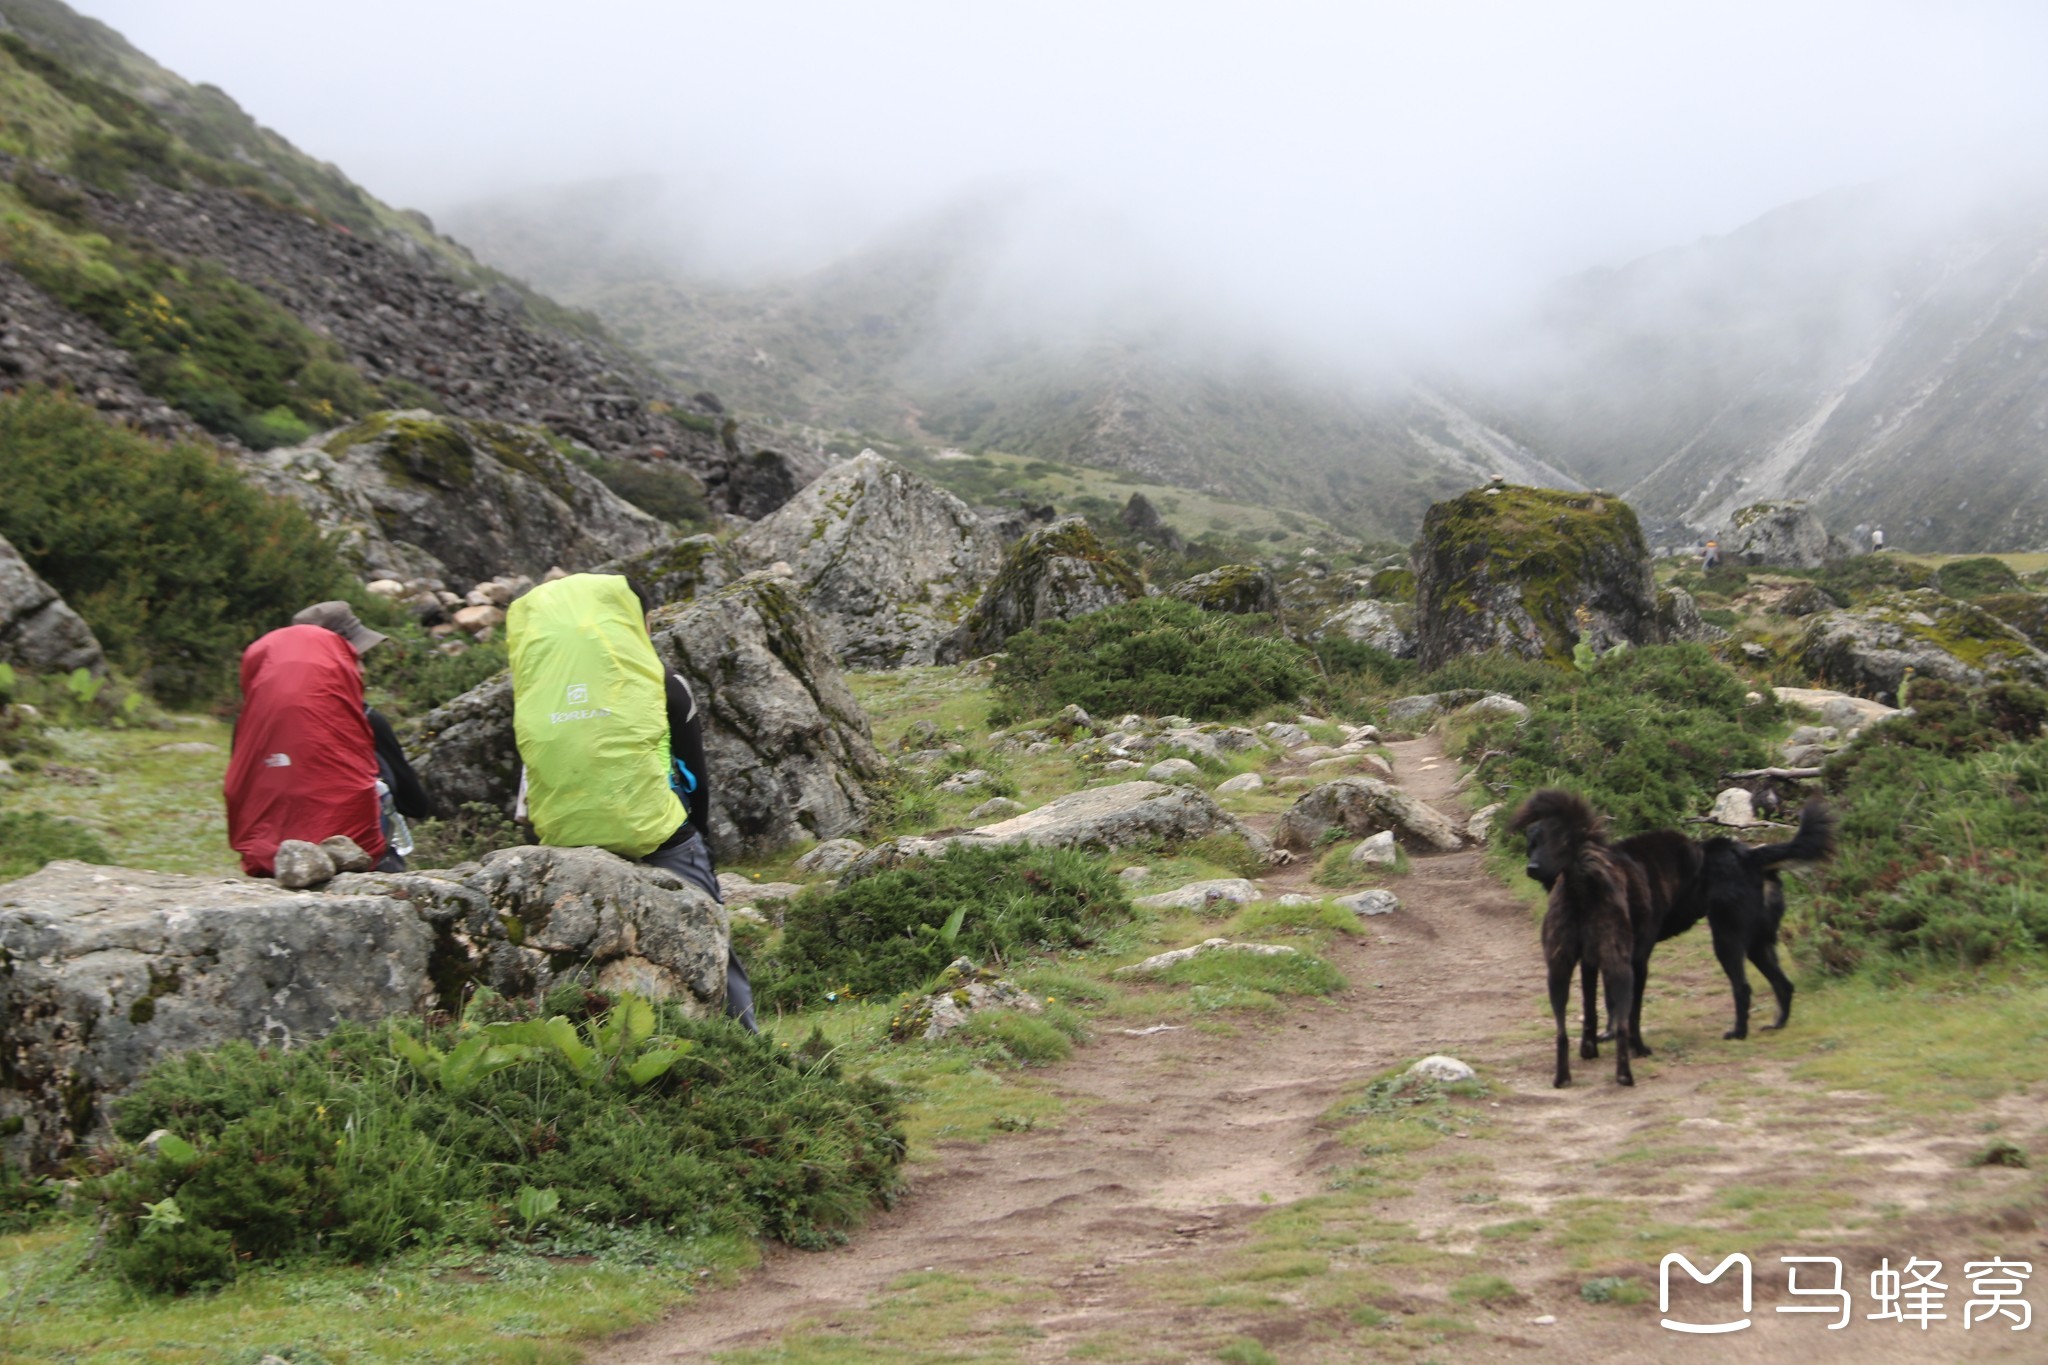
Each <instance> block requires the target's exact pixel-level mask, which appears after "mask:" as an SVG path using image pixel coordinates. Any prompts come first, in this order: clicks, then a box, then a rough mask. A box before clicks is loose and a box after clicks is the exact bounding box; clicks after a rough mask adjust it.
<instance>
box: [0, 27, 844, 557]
mask: <svg viewBox="0 0 2048 1365" xmlns="http://www.w3.org/2000/svg"><path fill="white" fill-rule="evenodd" d="M0 105H4V107H5V108H6V109H7V110H8V112H9V117H7V118H6V119H4V120H0V213H4V216H5V221H6V230H5V232H4V233H0V392H5V391H7V390H10V389H15V388H19V387H21V386H24V385H29V384H42V385H50V386H63V387H66V388H69V389H71V390H72V391H74V392H76V393H78V394H80V395H81V396H84V397H85V398H87V399H88V400H89V401H90V402H91V403H92V404H93V405H94V406H95V407H96V408H98V409H99V410H100V411H101V412H103V413H104V414H106V415H107V417H108V418H109V419H111V420H118V421H123V422H128V423H131V424H133V425H135V426H137V427H139V428H141V429H142V430H144V431H146V432H149V433H151V434H155V435H161V436H179V437H194V436H203V437H205V438H208V439H211V440H213V441H216V442H219V443H220V444H222V445H223V446H226V447H227V448H229V449H231V450H232V449H250V450H262V449H267V448H270V447H275V446H284V445H290V444H293V443H294V442H296V441H300V440H303V439H306V438H308V437H310V436H312V435H313V434H315V433H317V432H320V431H325V430H331V429H332V428H334V427H336V426H340V425H345V424H347V423H348V422H349V421H352V420H356V419H360V418H363V417H365V416H368V415H369V414H370V413H372V412H375V411H377V410H379V409H393V408H399V409H403V408H428V409H431V410H433V411H436V412H439V413H444V414H446V415H448V416H452V417H458V418H463V419H468V420H494V421H507V422H517V423H522V424H526V425H531V426H536V427H544V428H545V429H546V430H547V431H549V432H550V433H552V434H553V435H554V436H556V437H559V438H562V439H564V440H567V441H573V442H575V443H577V444H578V445H579V446H580V447H582V448H583V449H584V450H585V451H586V452H587V454H588V456H589V457H590V458H591V459H593V460H594V461H596V462H598V463H599V464H600V465H601V466H614V465H624V464H632V465H646V464H653V465H657V466H666V465H673V466H674V467H676V468H677V469H679V470H682V471H686V472H687V475H688V476H689V477H690V478H692V479H694V480H696V481H697V483H698V484H699V486H700V488H701V492H702V495H703V496H706V497H708V498H709V499H710V501H711V502H712V504H713V505H714V506H718V507H734V508H740V507H744V508H747V509H749V514H750V515H756V516H758V515H760V514H761V510H762V509H761V508H760V506H759V504H760V503H761V502H762V501H763V489H762V488H761V487H760V486H758V485H762V484H764V483H765V485H766V490H767V496H768V498H769V500H770V501H775V500H779V498H780V497H787V496H788V494H789V493H790V492H793V491H794V486H795V484H796V483H801V482H802V481H803V480H802V479H801V478H799V479H796V480H794V481H792V480H791V478H790V476H789V475H788V474H787V473H786V472H784V471H782V470H781V469H780V468H778V467H777V460H776V459H775V458H774V457H772V456H771V457H770V458H768V459H767V460H765V461H764V460H762V459H760V458H759V456H758V452H757V451H756V450H755V449H754V443H753V442H752V441H750V440H749V439H748V437H749V435H751V433H749V432H743V430H742V428H741V427H740V425H739V424H738V423H737V422H735V421H733V420H731V419H730V417H729V415H728V414H727V413H726V412H725V411H724V408H723V405H722V404H721V403H720V402H719V401H718V400H717V398H716V397H715V396H713V395H710V394H708V393H698V394H696V395H695V396H694V397H691V396H685V395H682V394H678V393H675V392H673V391H672V390H671V389H670V388H669V387H667V386H666V385H665V384H664V383H663V382H662V381H661V380H660V379H659V378H658V377H657V376H656V375H655V374H654V372H653V371H652V370H651V369H650V368H649V367H648V366H647V365H646V364H645V363H644V362H643V361H641V360H639V359H638V358H637V357H635V356H633V355H632V354H630V353H629V352H627V351H626V350H625V349H624V348H622V347H621V346H619V345H617V344H616V343H615V342H614V341H612V340H611V339H610V338H609V337H608V336H607V335H606V334H605V333H604V331H603V330H602V328H601V327H600V326H599V325H598V324H597V322H596V320H595V319H593V318H591V317H589V316H587V315H581V314H576V313H573V312H570V311H569V310H566V309H563V308H562V307H560V306H559V305H556V304H554V303H553V302H551V301H550V300H548V299H546V298H544V297H542V296H541V295H538V294H536V293H534V292H533V291H532V290H530V289H528V288H526V287H525V286H523V285H520V284H518V283H516V282H515V281H513V280H511V279H509V278H507V277H506V276H503V275H501V274H499V273H498V272H496V271H493V270H491V269H489V268H487V267H485V266H483V265H481V264H479V263H478V262H477V261H476V260H474V259H473V258H472V257H471V256H470V255H469V253H468V252H467V251H466V250H465V249H464V248H462V247H461V246H460V245H459V244H457V243H455V242H454V241H452V240H450V239H448V238H446V237H443V236H441V235H439V234H438V233H436V232H435V231H434V229H433V226H432V224H431V223H429V222H428V221H427V220H426V219H425V218H424V217H423V216H421V215H419V214H417V213H410V212H400V211H398V210H394V209H392V208H390V207H388V206H386V205H383V204H380V203H378V202H377V201H376V200H374V199H373V198H371V197H370V196H369V195H367V194H366V193H364V192H363V191H362V190H361V189H360V188H359V187H357V186H356V185H354V184H353V183H351V182H350V181H349V180H348V179H347V178H346V177H345V176H344V175H343V174H342V173H341V172H340V171H339V170H337V169H336V168H335V167H333V166H330V165H325V164H322V163H319V162H316V161H314V160H312V159H311V158H309V157H306V156H305V155H304V154H302V153H300V152H298V151H297V150H295V149H294V148H292V147H291V146H290V145H289V144H288V143H286V142H284V141H283V140H282V139H281V138H279V137H278V136H277V135H276V134H274V133H271V132H269V131H267V130H265V129H263V128H261V127H259V126H258V125H257V124H256V123H255V122H254V121H253V120H251V119H250V118H249V117H248V116H247V115H246V114H244V113H243V112H242V111H241V110H240V109H239V108H237V107H236V106H235V104H234V102H233V101H232V100H231V99H230V98H229V97H228V96H227V95H225V94H224V93H223V92H221V91H219V90H217V89H214V88H212V87H207V86H193V85H190V84H189V83H187V82H185V81H183V80H181V79H180V78H179V77H177V76H176V75H174V74H173V73H171V72H168V71H165V70H163V69H162V68H161V67H158V66H157V65H156V64H155V63H154V62H151V61H150V60H149V59H148V58H147V57H146V56H144V55H143V54H142V53H140V52H138V51H136V50H135V49H134V48H133V47H131V46H130V45H128V44H127V43H126V42H125V41H124V40H122V39H121V38H120V36H119V35H118V34H116V33H114V32H113V31H112V30H110V29H108V28H106V27H105V26H104V25H101V24H99V23H97V22H95V21H93V20H90V19H87V18H84V17H83V16H80V15H78V14H75V13H73V12H72V11H70V10H68V9H67V8H65V6H63V5H62V4H61V3H57V0H8V3H6V4H4V5H0ZM627 477H630V476H627Z"/></svg>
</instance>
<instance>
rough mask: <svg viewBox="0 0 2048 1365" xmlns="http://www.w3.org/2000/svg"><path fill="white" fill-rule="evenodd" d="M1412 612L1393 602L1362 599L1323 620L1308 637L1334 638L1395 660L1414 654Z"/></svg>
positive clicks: (1413, 616) (1318, 638) (1413, 620)
mask: <svg viewBox="0 0 2048 1365" xmlns="http://www.w3.org/2000/svg"><path fill="white" fill-rule="evenodd" d="M1414 623H1415V609H1414V608H1413V607H1409V606H1405V605H1402V604H1400V603H1396V602H1379V601H1375V600H1373V599H1372V598H1365V599H1364V600H1362V601H1358V602H1349V603H1346V604H1345V605H1344V606H1341V607H1339V608H1337V610H1335V611H1333V612H1331V613H1330V614H1329V615H1328V616H1326V617H1324V618H1323V623H1322V624H1321V625H1319V626H1317V627H1316V628H1315V631H1314V632H1313V634H1312V635H1311V637H1310V638H1312V639H1317V640H1320V639H1322V638H1324V637H1325V636H1330V635H1336V636H1341V637H1343V638H1344V639H1346V640H1356V641H1357V642H1358V643H1360V644H1362V645H1371V646H1372V647H1373V648H1374V649H1377V650H1380V651H1382V652H1383V653H1387V654H1391V655H1393V656H1394V657H1395V658H1397V659H1406V658H1411V657H1413V655H1414V653H1415V635H1414V632H1413V626H1414Z"/></svg>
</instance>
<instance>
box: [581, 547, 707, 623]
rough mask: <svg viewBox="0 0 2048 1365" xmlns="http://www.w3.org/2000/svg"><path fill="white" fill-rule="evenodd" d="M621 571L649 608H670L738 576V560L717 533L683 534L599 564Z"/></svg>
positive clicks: (603, 569) (601, 570) (607, 570)
mask: <svg viewBox="0 0 2048 1365" xmlns="http://www.w3.org/2000/svg"><path fill="white" fill-rule="evenodd" d="M597 572H598V573H615V574H624V575H625V576H626V577H627V578H630V579H632V580H633V581H634V582H635V583H638V584H639V585H640V586H641V588H643V589H644V590H645V591H646V593H647V604H648V606H649V607H672V606H675V605H677V604H679V603H682V602H688V601H691V600H693V599H694V598H696V596H697V595H698V594H699V593H706V592H714V591H716V590H717V589H719V588H722V587H724V586H725V585H726V584H728V583H730V582H732V581H733V580H734V579H736V578H738V577H739V576H740V566H739V561H738V560H737V559H735V558H734V557H733V553H732V551H731V550H729V549H728V548H726V546H725V545H724V544H723V543H722V542H720V541H719V539H718V537H716V536H682V537H679V538H677V539H675V540H671V541H670V542H668V543H667V544H666V545H658V546H656V547H655V548H654V549H652V550H643V551H642V552H641V553H639V554H637V555H626V556H624V557H623V558H620V559H614V560H612V561H611V562H610V563H608V564H603V565H600V566H599V567H598V569H597Z"/></svg>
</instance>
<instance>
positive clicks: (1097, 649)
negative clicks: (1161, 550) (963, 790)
mask: <svg viewBox="0 0 2048 1365" xmlns="http://www.w3.org/2000/svg"><path fill="white" fill-rule="evenodd" d="M1004 650H1005V652H1004V654H1003V657H1002V660H1001V662H999V663H998V664H997V665H996V671H995V678H994V693H995V698H996V700H995V704H994V706H993V707H992V708H991V713H990V719H991V721H992V723H994V724H997V725H1002V724H1007V723H1009V722H1010V721H1013V720H1016V719H1018V718H1020V717H1023V716H1037V715H1051V714H1052V713H1053V712H1055V711H1058V710H1059V709H1060V708H1061V707H1063V706H1066V705H1068V704H1069V703H1073V704H1078V705H1079V706H1080V707H1081V708H1082V709H1083V710H1086V711H1089V712H1092V713H1096V714H1102V715H1120V714H1122V713H1124V712H1127V711H1135V712H1138V713H1139V714H1141V715H1148V716H1168V715H1181V716H1190V717H1192V718H1194V719H1196V720H1222V719H1235V718H1239V717H1244V716H1249V715H1253V714H1256V713H1257V712H1258V711H1260V710H1262V709H1264V708H1265V707H1267V706H1271V705H1273V704H1275V703H1280V702H1292V701H1294V700H1295V699H1296V698H1297V697H1299V696H1300V695H1301V694H1302V693H1303V692H1304V691H1306V690H1307V689H1308V688H1309V686H1310V685H1311V683H1312V682H1313V681H1314V678H1315V673H1314V671H1313V665H1312V662H1311V658H1310V655H1309V653H1308V651H1307V650H1305V649H1303V648H1302V647H1301V646H1299V645H1296V644H1293V643H1291V642H1289V641H1287V640H1284V639H1280V638H1278V637H1276V636H1273V635H1270V634H1260V633H1258V631H1257V630H1255V629H1254V628H1253V626H1252V625H1251V624H1250V623H1248V622H1247V620H1246V619H1245V618H1242V617H1237V616H1231V615H1227V614H1223V613H1212V612H1205V611H1203V610H1202V609H1201V608H1199V607H1196V606H1193V605H1191V604H1189V603H1186V602H1180V601H1176V600H1174V599H1172V598H1165V597H1153V598H1144V599H1141V600H1139V601H1135V602H1127V603H1123V604H1121V605H1119V606H1114V607H1110V608H1107V609H1106V610H1103V611H1099V612H1094V613H1091V614H1090V615H1087V616H1083V617H1081V618H1079V619H1078V620H1073V621H1052V622H1046V623H1043V624H1040V625H1037V626H1033V627H1032V628H1031V629H1029V630H1027V631H1024V632H1023V633H1021V634H1018V635H1014V636H1012V637H1011V638H1010V640H1009V641H1008V642H1007V643H1006V644H1005V646H1004Z"/></svg>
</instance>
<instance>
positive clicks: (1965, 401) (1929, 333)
mask: <svg viewBox="0 0 2048 1365" xmlns="http://www.w3.org/2000/svg"><path fill="white" fill-rule="evenodd" d="M2043 185H2044V182H2042V181H2039V180H2032V181H2028V182H2021V183H2019V184H2018V185H2008V186H2006V187H2005V188H2003V189H2002V190H2000V191H1998V192H1996V193H1986V192H1984V191H1983V190H1982V189H1981V188H1976V187H1969V186H1960V185H1948V186H1935V187H1933V188H1932V189H1930V187H1928V186H1926V185H1923V184H1906V183H1890V184H1882V185H1869V186H1860V187H1855V188H1850V189H1844V190H1839V191H1836V192H1833V193H1830V194H1825V195H1821V196H1817V197H1815V198H1813V199H1809V200H1806V201H1802V202H1801V203H1798V204H1794V205H1790V206H1787V207H1786V208H1783V209H1780V210H1778V211H1776V212H1773V213H1771V214H1767V215H1765V216H1764V217H1763V218H1761V219H1758V220H1757V221H1756V222H1754V223H1752V224H1750V225H1748V226H1747V227H1744V228H1742V229H1740V230H1738V231H1736V232H1734V233H1730V234H1728V235H1727V236H1725V237H1719V238H1713V239H1708V240H1705V241H1702V242H1699V243H1696V244H1694V245H1692V246H1688V247H1683V248H1678V249H1674V250H1670V251H1665V252H1660V253H1658V254H1656V255H1653V256H1649V257H1645V258H1644V259H1642V260H1639V261H1636V262H1634V263H1632V264H1630V265H1628V266H1626V267H1623V268H1622V269H1620V270H1614V271H1596V272H1588V273H1587V274H1585V275H1582V276H1579V277H1577V278H1575V279H1572V280H1569V281H1566V282H1564V283H1562V284H1561V285H1560V286H1559V287H1558V288H1557V289H1556V290H1554V291H1552V293H1551V294H1550V296H1549V297H1548V298H1547V299H1546V300H1545V301H1544V303H1543V305H1542V306H1541V308H1540V309H1539V310H1537V311H1536V312H1535V314H1534V315H1533V316H1531V317H1529V318H1527V319H1525V320H1524V321H1523V323H1522V324H1521V325H1520V326H1519V327H1518V328H1516V329H1513V330H1511V331H1510V332H1508V333H1507V334H1506V335H1505V336H1504V337H1502V338H1500V339H1499V341H1498V347H1499V349H1498V350H1496V351H1495V352H1494V353H1492V354H1491V355H1489V356H1487V357H1486V358H1485V359H1484V360H1482V361H1481V362H1480V364H1479V365H1477V366H1475V367H1474V369H1475V373H1476V375H1477V376H1479V377H1478V378H1477V379H1476V382H1474V383H1473V384H1472V386H1471V389H1470V390H1469V391H1468V392H1470V393H1473V394H1477V393H1479V392H1484V393H1486V395H1487V396H1486V398H1485V399H1483V400H1481V399H1477V398H1474V400H1473V401H1474V403H1475V406H1477V407H1478V408H1480V410H1482V411H1485V412H1488V413H1490V414H1492V415H1493V416H1494V417H1495V419H1496V420H1498V421H1501V422H1503V423H1504V424H1506V425H1508V426H1509V427H1510V428H1511V429H1513V430H1514V431H1515V432H1517V433H1518V434H1519V435H1521V436H1522V437H1523V438H1524V439H1526V440H1527V441H1528V442H1529V443H1530V444H1531V445H1532V446H1533V447H1535V448H1536V449H1539V450H1544V451H1551V452H1567V451H1568V452H1569V465H1570V467H1571V468H1572V469H1574V470H1575V471H1577V472H1578V473H1580V474H1581V475H1583V476H1584V477H1585V478H1586V479H1587V480H1588V481H1590V482H1595V483H1598V484H1601V485H1602V486H1605V487H1610V488H1613V489H1615V490H1616V491H1618V492H1620V493H1621V494H1622V495H1623V496H1625V497H1627V498H1629V499H1630V500H1631V501H1632V502H1634V503H1636V504H1637V505H1638V507H1639V508H1641V509H1642V510H1643V511H1644V513H1645V515H1646V516H1647V517H1648V518H1649V519H1651V520H1652V521H1660V520H1661V521H1668V522H1673V523H1683V524H1686V525H1689V526H1692V527H1695V528H1698V529H1701V530H1706V531H1712V530H1715V529H1718V528H1719V527H1721V526H1723V525H1725V524H1726V522H1727V520H1728V516H1729V514H1730V513H1731V512H1733V511H1734V510H1735V509H1736V508H1738V507H1741V506H1744V505H1746V504H1748V503H1752V502H1756V501H1758V500H1761V499H1765V498H1802V499H1807V500H1810V501H1811V502H1812V503H1813V505H1814V507H1815V510H1816V511H1817V512H1818V513H1819V515H1820V516H1821V518H1822V520H1823V521H1825V522H1826V523H1827V524H1828V525H1829V526H1830V527H1831V528H1834V529H1836V530H1838V531H1842V532H1848V531H1850V530H1851V529H1852V528H1854V527H1857V526H1871V525H1883V526H1885V527H1886V529H1887V533H1888V537H1889V539H1890V541H1891V543H1892V544H1894V545H1897V546H1900V547H1902V548H1909V549H1928V550H1937V549H1957V550H1960V549H1985V550H2012V549H2025V548H2031V547H2034V546H2039V545H2042V544H2048V273H2044V271H2043V269H2042V267H2043V265H2044V263H2048V190H2044V188H2043Z"/></svg>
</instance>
